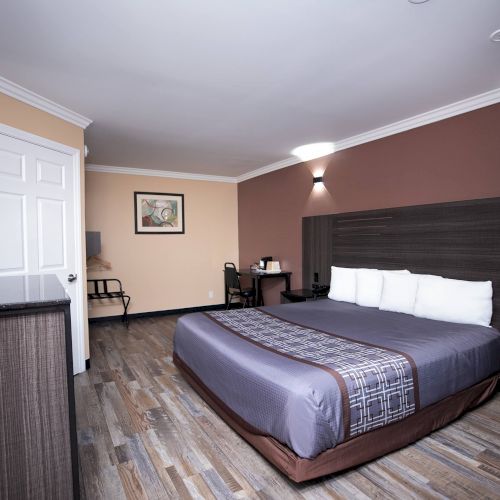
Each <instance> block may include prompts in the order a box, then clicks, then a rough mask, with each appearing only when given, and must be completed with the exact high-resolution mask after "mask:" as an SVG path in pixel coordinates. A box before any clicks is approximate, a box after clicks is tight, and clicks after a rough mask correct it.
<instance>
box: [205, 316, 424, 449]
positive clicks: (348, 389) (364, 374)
mask: <svg viewBox="0 0 500 500" xmlns="http://www.w3.org/2000/svg"><path fill="white" fill-rule="evenodd" d="M205 315H206V316H208V317H209V318H210V319H211V320H213V321H215V322H216V323H217V324H219V325H220V326H222V327H223V328H225V329H226V330H228V331H230V332H231V333H234V334H235V335H238V336H239V337H241V338H243V339H245V340H247V341H249V342H252V343H253V344H256V345H258V346H259V347H262V348H264V349H267V350H269V351H272V352H275V353H276V354H279V355H282V356H285V357H288V358H291V359H294V360H296V361H299V362H302V363H307V364H309V365H312V366H315V367H317V368H320V369H323V370H325V371H327V372H328V373H329V374H330V375H332V376H333V377H334V378H335V380H336V381H337V383H338V385H339V388H340V391H341V393H342V408H343V420H344V440H347V439H349V438H352V437H354V436H357V435H359V434H362V433H364V432H367V431H370V430H372V429H375V428H377V427H381V426H383V425H387V424H389V423H391V422H395V421H398V420H401V419H403V418H405V417H407V416H409V415H411V414H413V413H415V411H416V410H418V385H417V370H416V366H415V362H414V361H413V359H412V358H411V357H410V356H408V355H407V354H405V353H402V352H398V351H394V350H391V349H387V348H383V347H377V346H375V345H371V344H367V343H363V342H359V341H354V340H350V339H347V338H345V337H340V336H337V335H335V334H332V333H328V332H324V331H320V330H315V329H313V328H308V327H306V326H302V325H298V324H296V323H292V322H290V321H287V320H284V319H281V318H278V317H276V316H273V315H272V314H269V313H266V312H264V311H261V310H259V309H256V308H253V309H238V310H235V311H215V312H209V313H205Z"/></svg>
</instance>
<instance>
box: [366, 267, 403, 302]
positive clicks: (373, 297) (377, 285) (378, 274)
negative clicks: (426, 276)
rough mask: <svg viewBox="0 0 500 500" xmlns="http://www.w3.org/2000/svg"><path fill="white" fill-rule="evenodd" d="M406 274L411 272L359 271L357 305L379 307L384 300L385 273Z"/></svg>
mask: <svg viewBox="0 0 500 500" xmlns="http://www.w3.org/2000/svg"><path fill="white" fill-rule="evenodd" d="M384 272H386V273H396V274H398V273H404V274H409V273H410V271H407V270H402V271H379V270H378V269H358V272H357V273H356V304H358V305H359V306H364V307H378V306H379V305H380V299H381V298H382V287H383V284H384V278H383V273H384Z"/></svg>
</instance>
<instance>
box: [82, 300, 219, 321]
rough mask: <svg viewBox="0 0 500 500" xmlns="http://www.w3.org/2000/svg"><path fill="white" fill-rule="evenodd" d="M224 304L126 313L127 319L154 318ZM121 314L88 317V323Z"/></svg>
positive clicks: (217, 305)
mask: <svg viewBox="0 0 500 500" xmlns="http://www.w3.org/2000/svg"><path fill="white" fill-rule="evenodd" d="M225 308H226V306H225V305H224V304H214V305H210V306H199V307H185V308H183V309H165V310H163V311H148V312H140V313H132V314H130V313H129V314H128V319H129V320H131V319H136V318H154V317H156V316H172V315H174V314H188V313H193V312H202V311H217V310H219V309H225ZM121 320H122V315H121V314H119V315H116V316H101V317H99V318H89V323H102V322H104V321H121Z"/></svg>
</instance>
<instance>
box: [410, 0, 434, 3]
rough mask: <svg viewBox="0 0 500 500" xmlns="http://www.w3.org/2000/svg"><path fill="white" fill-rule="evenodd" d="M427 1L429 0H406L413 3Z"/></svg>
mask: <svg viewBox="0 0 500 500" xmlns="http://www.w3.org/2000/svg"><path fill="white" fill-rule="evenodd" d="M428 1H429V0H408V2H410V3H414V4H419V3H425V2H428Z"/></svg>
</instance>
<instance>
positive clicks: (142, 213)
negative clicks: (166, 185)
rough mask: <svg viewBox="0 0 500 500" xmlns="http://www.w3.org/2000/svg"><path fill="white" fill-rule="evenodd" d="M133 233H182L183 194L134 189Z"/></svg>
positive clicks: (183, 229) (183, 228)
mask: <svg viewBox="0 0 500 500" xmlns="http://www.w3.org/2000/svg"><path fill="white" fill-rule="evenodd" d="M134 216H135V234H184V231H185V227H184V195H183V194H179V193H151V192H144V191H134Z"/></svg>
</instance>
